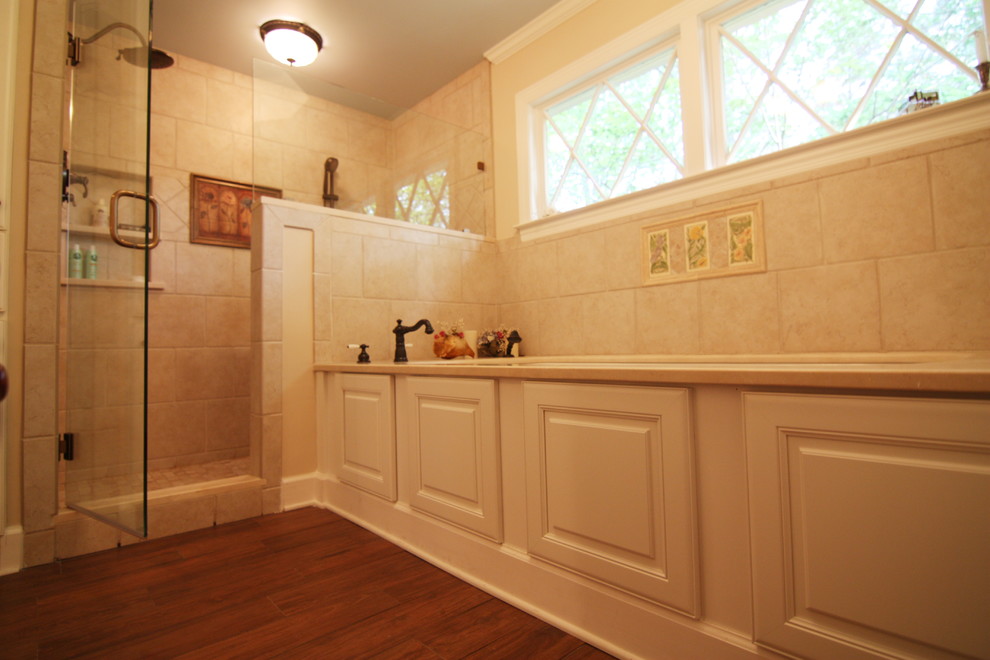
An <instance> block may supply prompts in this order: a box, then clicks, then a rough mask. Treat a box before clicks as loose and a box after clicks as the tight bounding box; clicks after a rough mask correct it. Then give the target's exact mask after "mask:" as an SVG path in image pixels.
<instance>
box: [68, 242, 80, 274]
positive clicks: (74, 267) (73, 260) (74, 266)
mask: <svg viewBox="0 0 990 660" xmlns="http://www.w3.org/2000/svg"><path fill="white" fill-rule="evenodd" d="M82 276H83V253H82V250H80V249H79V244H78V243H76V244H75V245H73V246H72V251H71V252H69V277H70V278H71V279H79V278H80V277H82Z"/></svg>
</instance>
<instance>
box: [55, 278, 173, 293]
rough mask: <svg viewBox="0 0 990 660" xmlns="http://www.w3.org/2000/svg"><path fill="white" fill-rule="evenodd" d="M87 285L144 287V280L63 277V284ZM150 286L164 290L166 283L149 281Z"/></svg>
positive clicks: (122, 287)
mask: <svg viewBox="0 0 990 660" xmlns="http://www.w3.org/2000/svg"><path fill="white" fill-rule="evenodd" d="M69 284H72V286H85V287H104V288H108V289H143V288H144V282H128V281H127V280H87V279H83V278H76V279H71V280H70V279H66V278H64V277H63V278H62V286H68V285H69ZM148 288H149V289H153V290H156V291H164V290H165V285H164V284H163V283H161V282H148Z"/></svg>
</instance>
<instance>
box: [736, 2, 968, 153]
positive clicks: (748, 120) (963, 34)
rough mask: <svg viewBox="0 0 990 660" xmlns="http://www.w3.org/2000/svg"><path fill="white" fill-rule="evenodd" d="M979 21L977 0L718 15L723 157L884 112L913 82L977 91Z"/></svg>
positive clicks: (810, 5) (899, 105)
mask: <svg viewBox="0 0 990 660" xmlns="http://www.w3.org/2000/svg"><path fill="white" fill-rule="evenodd" d="M905 21H907V22H906V23H905ZM982 22H983V3H982V1H981V0H797V1H784V0H782V1H779V2H770V3H764V4H762V5H759V6H756V7H752V8H751V9H748V10H742V11H741V13H739V14H737V15H735V16H731V17H728V18H725V19H723V20H722V21H721V24H720V29H721V38H720V40H719V42H720V43H719V45H720V49H721V53H720V56H719V61H720V62H721V65H722V77H723V78H722V83H723V93H722V97H723V107H722V113H721V114H722V118H723V122H724V123H723V127H724V136H725V144H724V152H723V159H724V160H725V161H726V162H738V161H740V160H745V159H746V158H752V157H755V156H759V155H763V154H767V153H772V152H773V151H777V150H779V149H783V148H786V147H789V146H793V145H796V144H801V143H803V142H808V141H810V140H814V139H818V138H820V137H825V136H827V135H829V134H831V133H833V132H837V131H845V130H847V129H850V128H856V127H858V126H865V125H867V124H871V123H874V122H877V121H882V120H884V119H890V118H891V117H894V116H896V115H897V114H899V113H900V112H902V111H903V108H904V105H905V103H906V102H907V99H908V97H909V96H910V95H911V94H913V93H914V91H915V90H920V91H925V92H938V93H939V96H940V98H941V100H942V101H943V102H945V101H951V100H955V99H959V98H963V97H965V96H969V95H971V94H973V93H975V92H976V91H977V89H978V87H979V85H978V83H977V81H976V75H975V73H974V71H973V69H972V66H973V65H974V64H975V62H974V61H973V60H975V56H973V55H971V53H974V52H975V49H974V48H973V40H972V37H971V36H970V35H971V34H972V32H973V31H974V30H977V29H980V27H981V26H982V24H983V23H982ZM941 49H944V50H941ZM770 83H772V85H771V87H770V89H769V92H767V93H766V95H765V96H763V94H764V90H766V89H767V85H768V84H770Z"/></svg>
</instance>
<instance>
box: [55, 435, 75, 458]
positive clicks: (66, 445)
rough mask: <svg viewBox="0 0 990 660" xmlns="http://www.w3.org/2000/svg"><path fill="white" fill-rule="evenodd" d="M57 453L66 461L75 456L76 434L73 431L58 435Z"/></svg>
mask: <svg viewBox="0 0 990 660" xmlns="http://www.w3.org/2000/svg"><path fill="white" fill-rule="evenodd" d="M58 455H59V456H61V457H62V458H63V459H64V460H66V461H71V460H72V459H74V458H75V456H76V436H75V434H74V433H63V434H62V435H60V436H59V437H58Z"/></svg>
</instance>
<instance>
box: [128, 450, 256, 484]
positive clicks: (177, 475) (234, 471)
mask: <svg viewBox="0 0 990 660" xmlns="http://www.w3.org/2000/svg"><path fill="white" fill-rule="evenodd" d="M249 461H250V459H249V458H248V457H244V458H232V459H228V460H223V461H211V462H209V463H199V464H197V465H184V466H182V467H173V468H165V469H162V470H149V471H148V490H149V491H152V490H162V489H163V488H174V487H176V486H189V485H190V484H198V483H202V482H204V481H216V480H217V479H227V478H229V477H239V476H241V475H242V474H248V469H249V465H250V463H249Z"/></svg>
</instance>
